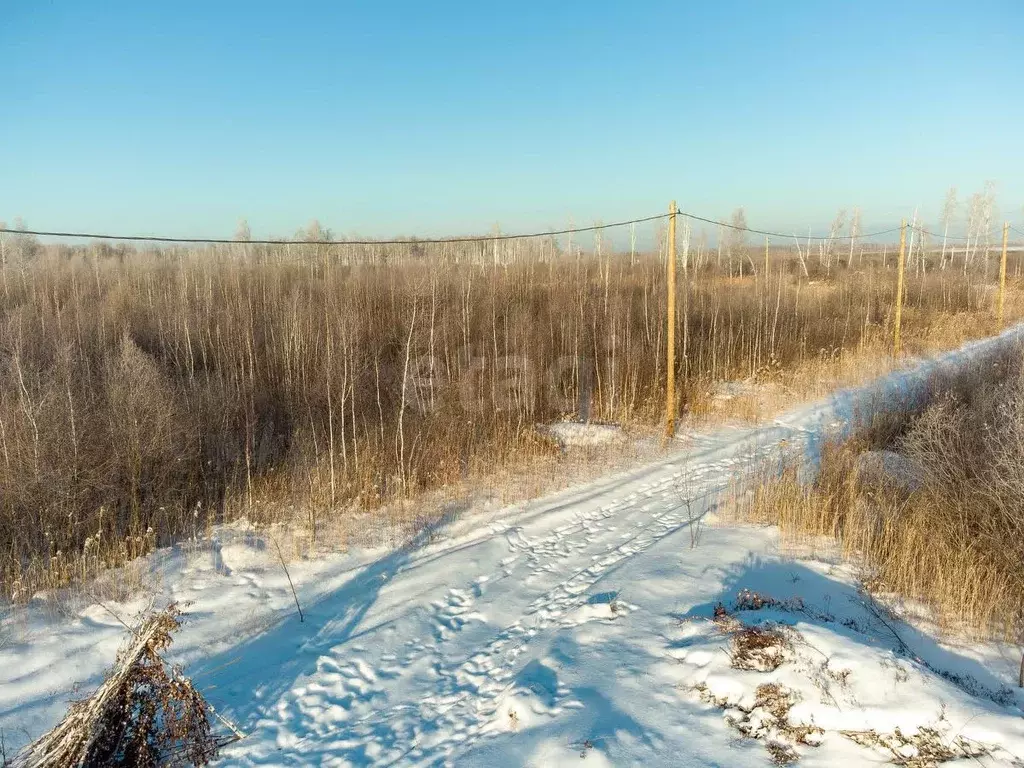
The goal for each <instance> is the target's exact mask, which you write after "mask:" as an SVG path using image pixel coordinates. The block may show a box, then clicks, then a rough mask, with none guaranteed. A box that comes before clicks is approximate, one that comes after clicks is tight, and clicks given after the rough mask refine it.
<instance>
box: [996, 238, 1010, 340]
mask: <svg viewBox="0 0 1024 768" xmlns="http://www.w3.org/2000/svg"><path fill="white" fill-rule="evenodd" d="M1009 237H1010V222H1008V221H1007V222H1004V223H1003V255H1002V256H1001V257H1000V259H999V303H998V304H997V307H998V309H997V310H996V317H997V318H998V320H999V327H1002V325H1003V302H1004V301H1005V300H1006V241H1007V240H1008V239H1009Z"/></svg>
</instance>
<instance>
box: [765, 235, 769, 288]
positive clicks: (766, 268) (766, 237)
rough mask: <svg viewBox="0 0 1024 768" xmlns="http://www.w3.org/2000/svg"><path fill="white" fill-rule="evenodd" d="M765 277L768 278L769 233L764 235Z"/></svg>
mask: <svg viewBox="0 0 1024 768" xmlns="http://www.w3.org/2000/svg"><path fill="white" fill-rule="evenodd" d="M764 277H765V279H766V280H767V279H768V235H765V236H764Z"/></svg>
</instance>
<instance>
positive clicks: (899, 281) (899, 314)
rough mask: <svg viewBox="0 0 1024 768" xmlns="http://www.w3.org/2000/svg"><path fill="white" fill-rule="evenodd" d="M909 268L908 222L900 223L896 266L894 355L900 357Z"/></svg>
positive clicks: (904, 220)
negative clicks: (906, 271)
mask: <svg viewBox="0 0 1024 768" xmlns="http://www.w3.org/2000/svg"><path fill="white" fill-rule="evenodd" d="M906 266H907V220H906V219H903V220H902V221H900V256H899V261H898V262H897V264H896V311H895V322H894V323H893V337H892V354H893V357H898V356H899V354H900V347H901V343H902V339H901V338H900V321H901V320H902V319H903V272H904V271H905V270H906Z"/></svg>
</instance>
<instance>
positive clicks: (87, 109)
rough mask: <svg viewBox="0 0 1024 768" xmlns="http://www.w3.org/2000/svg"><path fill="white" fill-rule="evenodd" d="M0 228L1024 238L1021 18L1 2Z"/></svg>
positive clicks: (996, 13) (927, 10)
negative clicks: (820, 232)
mask: <svg viewBox="0 0 1024 768" xmlns="http://www.w3.org/2000/svg"><path fill="white" fill-rule="evenodd" d="M0 17H2V24H0V72H2V73H3V98H2V101H0V219H6V220H7V221H11V220H12V219H13V218H14V217H15V216H18V215H21V216H23V217H24V218H25V219H26V221H27V223H28V224H29V225H30V226H33V227H36V228H51V229H52V228H68V229H88V230H93V231H95V230H115V231H121V232H125V231H127V232H138V233H161V234H179V235H183V234H200V235H203V236H217V235H220V236H225V235H226V236H230V235H231V233H232V231H233V230H234V227H235V222H236V221H237V220H238V219H239V218H240V217H245V218H247V219H248V220H249V222H250V224H251V226H252V229H253V232H254V234H257V235H265V234H270V233H276V234H290V233H292V232H293V231H294V230H296V229H297V228H299V227H301V226H302V225H304V224H305V223H306V222H307V221H309V220H310V219H311V218H313V217H316V218H318V219H320V220H321V222H322V223H323V224H324V225H325V226H329V227H331V228H333V229H334V230H335V232H339V233H348V234H355V233H360V234H364V235H372V236H385V235H398V234H423V235H429V234H435V235H436V234H449V233H465V232H478V231H484V232H486V231H488V230H489V229H490V228H491V227H492V226H493V225H494V224H495V223H496V222H497V223H500V225H501V226H502V228H503V229H504V230H506V231H515V230H522V229H531V228H535V227H536V228H546V227H554V226H564V225H565V224H566V222H567V221H568V219H569V217H570V216H572V217H574V220H575V221H576V222H577V223H590V222H592V221H594V220H597V219H602V220H604V221H611V220H617V219H620V218H628V217H632V216H641V215H645V214H649V213H656V212H660V211H661V210H663V209H664V207H665V205H666V204H667V202H668V201H669V200H670V199H671V198H673V197H675V198H676V199H678V201H679V204H680V207H681V208H683V209H686V210H691V211H694V212H697V213H703V214H706V215H711V216H728V214H729V212H730V211H731V210H732V209H733V208H734V207H735V206H739V205H742V206H745V208H746V210H747V218H748V221H749V223H750V225H751V226H755V227H756V226H762V227H769V228H778V229H783V230H784V231H789V230H790V229H792V228H796V227H806V226H807V225H814V226H815V227H816V228H821V227H823V226H824V227H826V228H827V224H828V222H829V220H830V219H831V218H832V216H833V215H834V212H835V210H836V209H837V208H839V207H846V208H850V207H852V206H854V205H859V206H861V207H862V208H863V210H864V220H865V224H867V225H869V226H870V225H872V224H876V225H877V224H881V225H888V224H891V223H892V222H893V221H895V220H897V219H898V218H899V217H900V216H901V215H908V216H909V215H910V214H911V213H912V212H913V210H914V208H915V207H916V206H918V205H921V206H922V211H923V212H924V214H925V216H926V218H928V217H931V218H932V219H934V216H935V212H936V211H937V209H938V207H939V205H940V204H941V200H942V197H943V195H944V193H945V190H946V188H947V187H948V186H950V185H954V184H955V185H957V186H958V187H959V188H960V190H961V197H964V196H966V194H969V193H970V192H973V191H976V190H978V189H980V188H981V186H982V184H983V182H984V181H985V180H986V179H994V180H996V181H997V182H998V193H999V202H1000V207H1001V215H1009V216H1010V217H1011V218H1013V219H1014V220H1015V221H1018V222H1019V221H1021V220H1022V219H1024V213H1022V206H1024V3H1021V2H1020V0H1004V1H1003V2H995V1H994V0H975V1H974V2H962V1H961V2H956V3H952V2H944V1H943V0H931V2H927V3H925V2H920V3H919V2H895V3H893V2H882V1H881V0H861V1H860V2H843V3H840V2H795V1H794V2H789V1H781V0H780V1H778V2H768V0H764V2H754V1H753V0H752V1H751V2H710V1H708V2H701V3H696V2H683V1H682V0H680V1H677V2H675V3H668V2H625V0H622V1H621V2H602V1H601V0H590V2H575V1H567V0H558V1H555V0H545V1H537V2H535V1H533V0H529V1H527V2H523V1H519V2H505V3H494V2H473V3H470V2H464V3H463V2H444V1H441V2H429V3H428V2H408V1H407V0H392V1H391V2H386V3H385V2H362V3H353V2H334V3H331V2H322V3H314V2H305V3H302V2H298V3H284V2H274V3H268V2H226V1H218V2H192V1H191V0H176V2H162V3H153V2H138V0H135V1H133V2H123V1H121V0H105V1H104V2H93V3H87V2H85V1H84V0H80V1H79V2H61V1H60V0H54V1H53V2H44V1H43V0H38V1H37V0H11V1H9V2H6V3H3V5H2V10H0Z"/></svg>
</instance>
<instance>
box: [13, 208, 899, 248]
mask: <svg viewBox="0 0 1024 768" xmlns="http://www.w3.org/2000/svg"><path fill="white" fill-rule="evenodd" d="M670 215H671V214H669V213H659V214H656V215H654V216H644V217H641V218H637V219H629V220H627V221H616V222H613V223H611V224H594V225H592V226H589V227H572V228H569V229H559V230H554V231H548V232H527V233H519V234H508V235H503V234H494V235H471V236H466V237H437V238H406V239H391V240H280V239H266V240H235V239H230V240H229V239H226V238H216V237H169V236H163V235H112V234H106V233H98V232H64V231H50V230H35V229H18V230H0V234H5V233H6V234H12V235H34V236H38V237H58V238H75V239H81V240H118V241H124V242H144V243H180V244H209V245H238V244H240V243H244V244H248V245H417V244H419V245H430V244H440V243H485V242H494V241H504V240H525V239H528V238H534V237H554V236H556V235H570V234H576V233H579V232H596V231H598V230H603V229H614V228H617V227H625V226H628V225H631V224H642V223H645V222H648V221H657V220H659V219H665V218H668V217H669V216H670ZM677 215H678V216H682V217H684V218H687V219H691V220H693V221H701V222H704V223H706V224H713V225H715V226H719V227H725V228H727V229H732V230H736V231H741V232H750V233H752V234H757V235H767V236H769V237H778V238H786V239H788V238H790V237H797V235H796V234H795V233H792V234H787V233H785V232H772V231H770V230H766V229H755V228H752V227H746V226H740V225H737V224H731V223H729V222H727V221H719V220H718V219H710V218H707V217H705V216H699V215H697V214H695V213H688V212H686V211H679V212H678V213H677ZM898 231H899V227H893V228H890V229H884V230H880V231H877V232H866V233H863V234H848V235H840V234H831V233H830V234H828V235H811V234H808V235H806V237H808V238H810V239H812V240H856V239H861V238H865V239H866V238H872V237H879V236H881V235H889V234H893V233H894V232H898ZM799 237H804V235H800V236H799Z"/></svg>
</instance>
